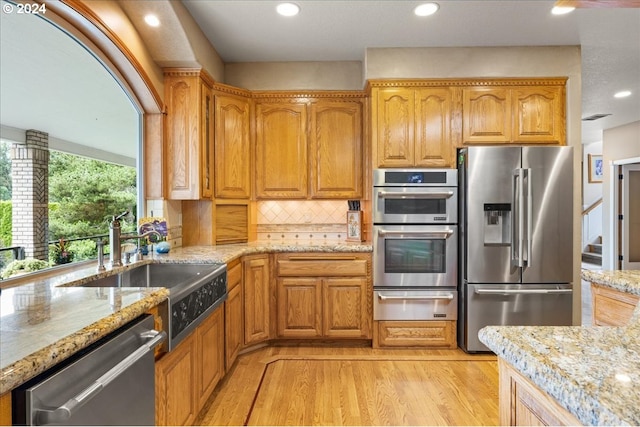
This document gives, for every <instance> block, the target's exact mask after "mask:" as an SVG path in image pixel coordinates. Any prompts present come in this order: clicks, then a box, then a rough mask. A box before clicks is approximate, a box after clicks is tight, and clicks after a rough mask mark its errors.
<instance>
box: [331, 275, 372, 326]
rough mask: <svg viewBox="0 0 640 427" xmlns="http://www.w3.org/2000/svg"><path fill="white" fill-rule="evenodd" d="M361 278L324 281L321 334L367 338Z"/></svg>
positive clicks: (364, 297)
mask: <svg viewBox="0 0 640 427" xmlns="http://www.w3.org/2000/svg"><path fill="white" fill-rule="evenodd" d="M366 290H367V280H366V279H365V278H349V279H340V278H331V279H325V280H324V286H323V291H324V298H323V300H324V310H323V319H322V320H323V323H324V336H326V337H331V338H369V337H370V332H369V330H370V328H369V316H368V311H367V297H368V295H367V292H366Z"/></svg>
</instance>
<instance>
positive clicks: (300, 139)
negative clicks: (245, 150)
mask: <svg viewBox="0 0 640 427" xmlns="http://www.w3.org/2000/svg"><path fill="white" fill-rule="evenodd" d="M307 168H308V166H307V107H306V105H305V104H297V103H274V102H271V103H270V102H257V103H256V197H258V198H305V197H306V196H307Z"/></svg>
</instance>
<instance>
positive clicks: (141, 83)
mask: <svg viewBox="0 0 640 427" xmlns="http://www.w3.org/2000/svg"><path fill="white" fill-rule="evenodd" d="M47 9H51V10H52V11H54V12H55V13H56V14H58V15H59V16H60V17H62V18H63V19H64V20H66V21H67V22H68V23H69V24H70V25H71V26H73V28H74V29H76V30H77V31H79V32H80V33H81V34H82V35H83V36H85V37H87V39H88V40H90V41H91V42H92V43H95V45H96V47H98V49H100V53H102V54H104V55H105V56H106V57H107V58H108V59H109V60H110V61H112V63H113V65H114V66H115V67H116V69H117V71H118V72H119V73H120V74H121V75H122V76H123V77H124V79H125V81H126V83H127V84H128V85H129V86H130V88H131V90H132V91H133V95H134V96H135V97H136V99H137V100H138V102H140V104H141V106H142V108H143V110H144V112H145V113H160V112H162V111H163V110H164V108H163V102H162V97H161V96H160V93H159V92H158V91H157V90H156V88H155V87H154V85H153V84H152V82H151V79H150V78H149V75H148V74H147V72H146V71H145V69H144V68H143V67H142V65H141V64H140V62H139V61H138V59H137V58H136V57H135V56H134V55H133V53H132V52H131V50H130V49H129V48H128V47H127V45H126V44H125V43H124V42H123V41H122V40H121V39H120V37H118V35H117V34H116V33H115V32H114V31H112V30H111V28H110V27H109V26H108V25H107V24H106V23H105V22H104V21H103V20H102V19H101V18H100V17H99V16H98V15H97V14H96V13H95V12H94V11H93V10H92V9H91V8H90V7H88V6H87V5H86V4H85V3H84V2H83V1H81V0H61V1H60V2H47ZM123 13H124V12H123ZM96 30H97V31H96ZM114 48H115V50H114ZM118 52H119V53H120V54H121V57H118V56H119V55H118ZM123 60H124V61H123ZM127 65H130V66H131V67H133V70H134V71H135V72H136V73H137V76H136V75H132V73H131V72H130V71H129V70H127V69H126V68H127V67H126V66H127Z"/></svg>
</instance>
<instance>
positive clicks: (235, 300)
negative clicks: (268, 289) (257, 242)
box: [224, 260, 244, 371]
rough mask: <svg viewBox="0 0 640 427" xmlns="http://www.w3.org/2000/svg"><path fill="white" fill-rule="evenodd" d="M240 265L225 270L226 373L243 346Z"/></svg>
mask: <svg viewBox="0 0 640 427" xmlns="http://www.w3.org/2000/svg"><path fill="white" fill-rule="evenodd" d="M242 288H243V286H242V264H241V263H240V262H239V260H238V262H237V263H235V264H234V265H231V264H230V267H229V268H228V270H227V300H226V301H225V303H224V336H225V343H224V349H225V351H224V357H225V367H226V370H227V371H228V370H229V369H231V366H232V365H233V363H234V362H235V360H236V358H237V357H238V353H239V352H240V349H241V348H242V346H243V345H244V318H243V311H242V307H243V295H244V294H243V292H242Z"/></svg>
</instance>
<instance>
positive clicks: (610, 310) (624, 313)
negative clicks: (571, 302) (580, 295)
mask: <svg viewBox="0 0 640 427" xmlns="http://www.w3.org/2000/svg"><path fill="white" fill-rule="evenodd" d="M591 298H592V315H593V324H594V325H595V326H624V325H626V324H628V323H629V320H630V319H631V316H632V315H633V311H634V310H635V308H636V306H637V305H638V301H640V297H638V296H637V295H633V294H628V293H625V292H620V291H616V290H615V289H611V288H607V287H604V286H600V285H598V284H596V283H592V284H591Z"/></svg>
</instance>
